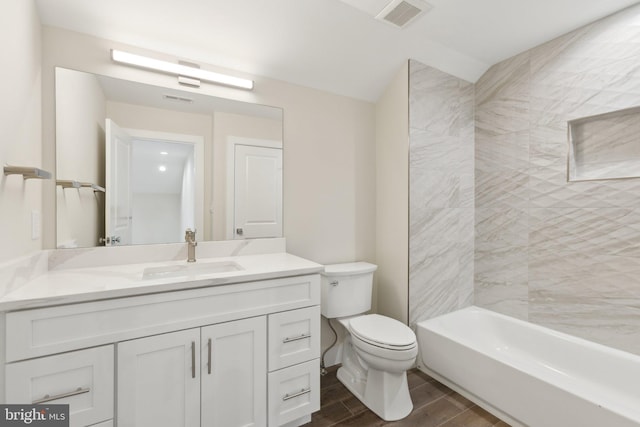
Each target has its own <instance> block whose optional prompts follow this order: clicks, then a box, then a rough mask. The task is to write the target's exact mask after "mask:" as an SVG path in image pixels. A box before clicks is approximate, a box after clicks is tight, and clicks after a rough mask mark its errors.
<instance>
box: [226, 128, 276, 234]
mask: <svg viewBox="0 0 640 427" xmlns="http://www.w3.org/2000/svg"><path fill="white" fill-rule="evenodd" d="M229 142H230V147H229V148H232V150H231V151H232V153H233V155H232V157H233V160H231V159H230V160H229V165H228V167H230V168H231V169H232V170H233V177H232V182H233V189H232V197H233V203H228V206H233V212H232V213H231V218H232V220H231V221H228V223H229V225H230V230H229V232H228V235H229V236H230V238H233V239H250V238H264V237H276V236H282V143H281V142H280V141H270V140H259V139H250V138H238V137H231V138H230V139H229ZM230 190H231V189H230Z"/></svg>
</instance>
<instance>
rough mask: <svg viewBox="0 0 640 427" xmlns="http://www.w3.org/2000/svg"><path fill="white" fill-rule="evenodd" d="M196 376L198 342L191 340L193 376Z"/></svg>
mask: <svg viewBox="0 0 640 427" xmlns="http://www.w3.org/2000/svg"><path fill="white" fill-rule="evenodd" d="M195 377H196V342H195V341H191V378H195Z"/></svg>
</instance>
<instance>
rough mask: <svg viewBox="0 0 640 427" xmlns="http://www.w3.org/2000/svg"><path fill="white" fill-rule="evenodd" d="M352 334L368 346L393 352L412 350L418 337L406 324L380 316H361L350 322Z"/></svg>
mask: <svg viewBox="0 0 640 427" xmlns="http://www.w3.org/2000/svg"><path fill="white" fill-rule="evenodd" d="M349 330H350V332H351V334H352V335H353V336H354V337H355V338H357V339H359V340H360V341H363V342H365V343H367V344H370V345H373V346H376V347H380V348H383V349H386V350H392V351H406V350H412V349H413V348H415V347H416V346H417V340H416V335H415V334H414V333H413V331H412V330H411V328H409V327H408V326H407V325H405V324H404V323H401V322H399V321H397V320H395V319H392V318H390V317H386V316H381V315H379V314H368V315H365V316H359V317H356V318H354V319H351V320H350V321H349Z"/></svg>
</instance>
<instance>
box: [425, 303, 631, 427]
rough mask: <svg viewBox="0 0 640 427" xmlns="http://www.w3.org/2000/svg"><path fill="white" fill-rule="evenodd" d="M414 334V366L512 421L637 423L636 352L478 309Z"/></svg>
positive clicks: (546, 425)
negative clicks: (415, 344) (415, 361)
mask: <svg viewBox="0 0 640 427" xmlns="http://www.w3.org/2000/svg"><path fill="white" fill-rule="evenodd" d="M416 335H417V337H418V345H419V348H420V355H419V357H418V368H419V369H420V370H422V371H423V372H425V373H427V374H428V375H431V376H432V377H433V378H435V379H437V380H439V381H440V382H442V383H443V384H445V385H447V386H449V387H450V388H452V389H453V390H455V391H457V392H458V393H460V394H462V395H463V396H465V397H467V398H468V399H470V400H472V401H473V402H475V403H476V404H478V405H479V406H481V407H483V408H484V409H486V410H487V411H489V412H491V413H493V414H494V415H496V416H498V417H499V418H501V419H503V420H504V421H506V422H507V423H509V424H511V425H513V426H531V427H553V426H558V427H560V426H562V427H568V426H575V427H591V426H593V427H626V426H636V427H638V426H640V356H635V355H632V354H630V353H626V352H623V351H620V350H615V349H612V348H609V347H605V346H603V345H600V344H596V343H593V342H590V341H586V340H583V339H580V338H576V337H573V336H571V335H567V334H563V333H560V332H556V331H553V330H551V329H547V328H544V327H541V326H537V325H534V324H531V323H527V322H523V321H521V320H517V319H514V318H511V317H508V316H504V315H501V314H498V313H494V312H492V311H488V310H485V309H482V308H478V307H468V308H465V309H462V310H458V311H455V312H453V313H449V314H445V315H443V316H439V317H436V318H433V319H429V320H425V321H422V322H419V323H418V324H417V331H416ZM637 339H640V337H637Z"/></svg>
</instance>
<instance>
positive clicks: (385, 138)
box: [376, 62, 409, 323]
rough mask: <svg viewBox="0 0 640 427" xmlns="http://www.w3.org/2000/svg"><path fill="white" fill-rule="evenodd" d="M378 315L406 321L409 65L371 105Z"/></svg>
mask: <svg viewBox="0 0 640 427" xmlns="http://www.w3.org/2000/svg"><path fill="white" fill-rule="evenodd" d="M376 159H377V160H376V161H377V164H376V166H377V170H376V196H377V202H376V260H377V263H378V270H377V271H376V278H377V296H378V301H377V309H378V313H380V314H383V315H385V316H390V317H393V318H395V319H398V320H400V321H402V322H404V323H407V322H408V319H409V314H408V304H409V300H408V298H409V187H408V183H409V63H408V62H405V63H404V64H403V65H402V67H401V69H400V70H399V71H398V73H397V74H396V76H395V78H394V79H393V80H392V81H391V83H390V84H389V86H388V87H387V89H386V90H385V92H384V94H383V95H382V96H381V97H380V99H379V100H378V102H377V104H376Z"/></svg>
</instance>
